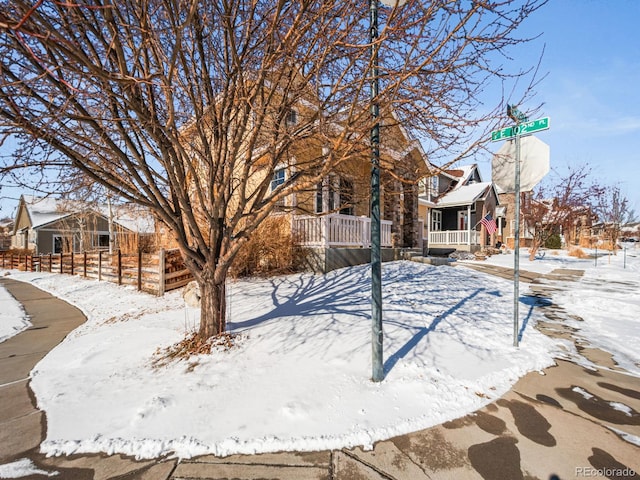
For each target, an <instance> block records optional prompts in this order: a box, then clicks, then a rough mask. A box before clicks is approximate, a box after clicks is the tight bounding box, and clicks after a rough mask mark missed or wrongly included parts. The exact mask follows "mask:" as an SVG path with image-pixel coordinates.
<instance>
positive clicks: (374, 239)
mask: <svg viewBox="0 0 640 480" xmlns="http://www.w3.org/2000/svg"><path fill="white" fill-rule="evenodd" d="M369 44H370V45H371V47H370V48H371V78H370V81H371V117H372V119H373V126H372V127H371V321H372V330H371V335H372V336H371V353H372V375H371V379H372V380H373V381H374V382H380V381H382V380H383V379H384V369H383V362H382V337H383V335H382V251H381V248H380V123H379V121H378V116H379V114H380V108H379V106H378V99H377V97H378V91H379V89H380V81H379V79H378V0H369Z"/></svg>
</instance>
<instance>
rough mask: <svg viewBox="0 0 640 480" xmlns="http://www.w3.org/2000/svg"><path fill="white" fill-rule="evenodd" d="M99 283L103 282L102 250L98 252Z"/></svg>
mask: <svg viewBox="0 0 640 480" xmlns="http://www.w3.org/2000/svg"><path fill="white" fill-rule="evenodd" d="M98 281H99V282H101V281H102V250H100V251H99V252H98Z"/></svg>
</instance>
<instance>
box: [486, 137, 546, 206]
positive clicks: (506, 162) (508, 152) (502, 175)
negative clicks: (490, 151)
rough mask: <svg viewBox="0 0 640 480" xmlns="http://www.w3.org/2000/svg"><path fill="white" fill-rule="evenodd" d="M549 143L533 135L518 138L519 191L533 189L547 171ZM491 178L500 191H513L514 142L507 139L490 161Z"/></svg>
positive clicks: (514, 172) (514, 167)
mask: <svg viewBox="0 0 640 480" xmlns="http://www.w3.org/2000/svg"><path fill="white" fill-rule="evenodd" d="M549 159H550V155H549V145H547V144H546V143H544V142H543V141H542V140H539V139H537V138H536V137H534V136H533V135H529V136H526V137H522V138H520V191H522V192H528V191H530V190H533V187H535V186H536V185H537V184H538V183H540V180H542V179H543V178H544V176H545V175H546V174H547V173H549ZM491 178H492V180H493V183H495V184H496V186H497V187H498V191H499V192H501V193H509V192H515V190H516V188H515V186H516V182H515V180H516V142H515V140H508V141H506V142H504V145H502V147H500V150H498V151H497V152H496V154H495V155H494V156H493V160H492V161H491Z"/></svg>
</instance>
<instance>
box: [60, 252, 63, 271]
mask: <svg viewBox="0 0 640 480" xmlns="http://www.w3.org/2000/svg"><path fill="white" fill-rule="evenodd" d="M63 260H64V254H63V253H62V252H60V273H64V267H63V266H62V265H63V264H64V261H63Z"/></svg>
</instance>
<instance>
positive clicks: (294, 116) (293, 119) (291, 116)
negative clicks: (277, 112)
mask: <svg viewBox="0 0 640 480" xmlns="http://www.w3.org/2000/svg"><path fill="white" fill-rule="evenodd" d="M284 121H285V124H286V125H287V127H293V126H294V125H296V124H297V123H298V112H296V111H295V110H294V109H293V108H292V109H291V110H289V111H288V112H287V116H286V117H285V120H284Z"/></svg>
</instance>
